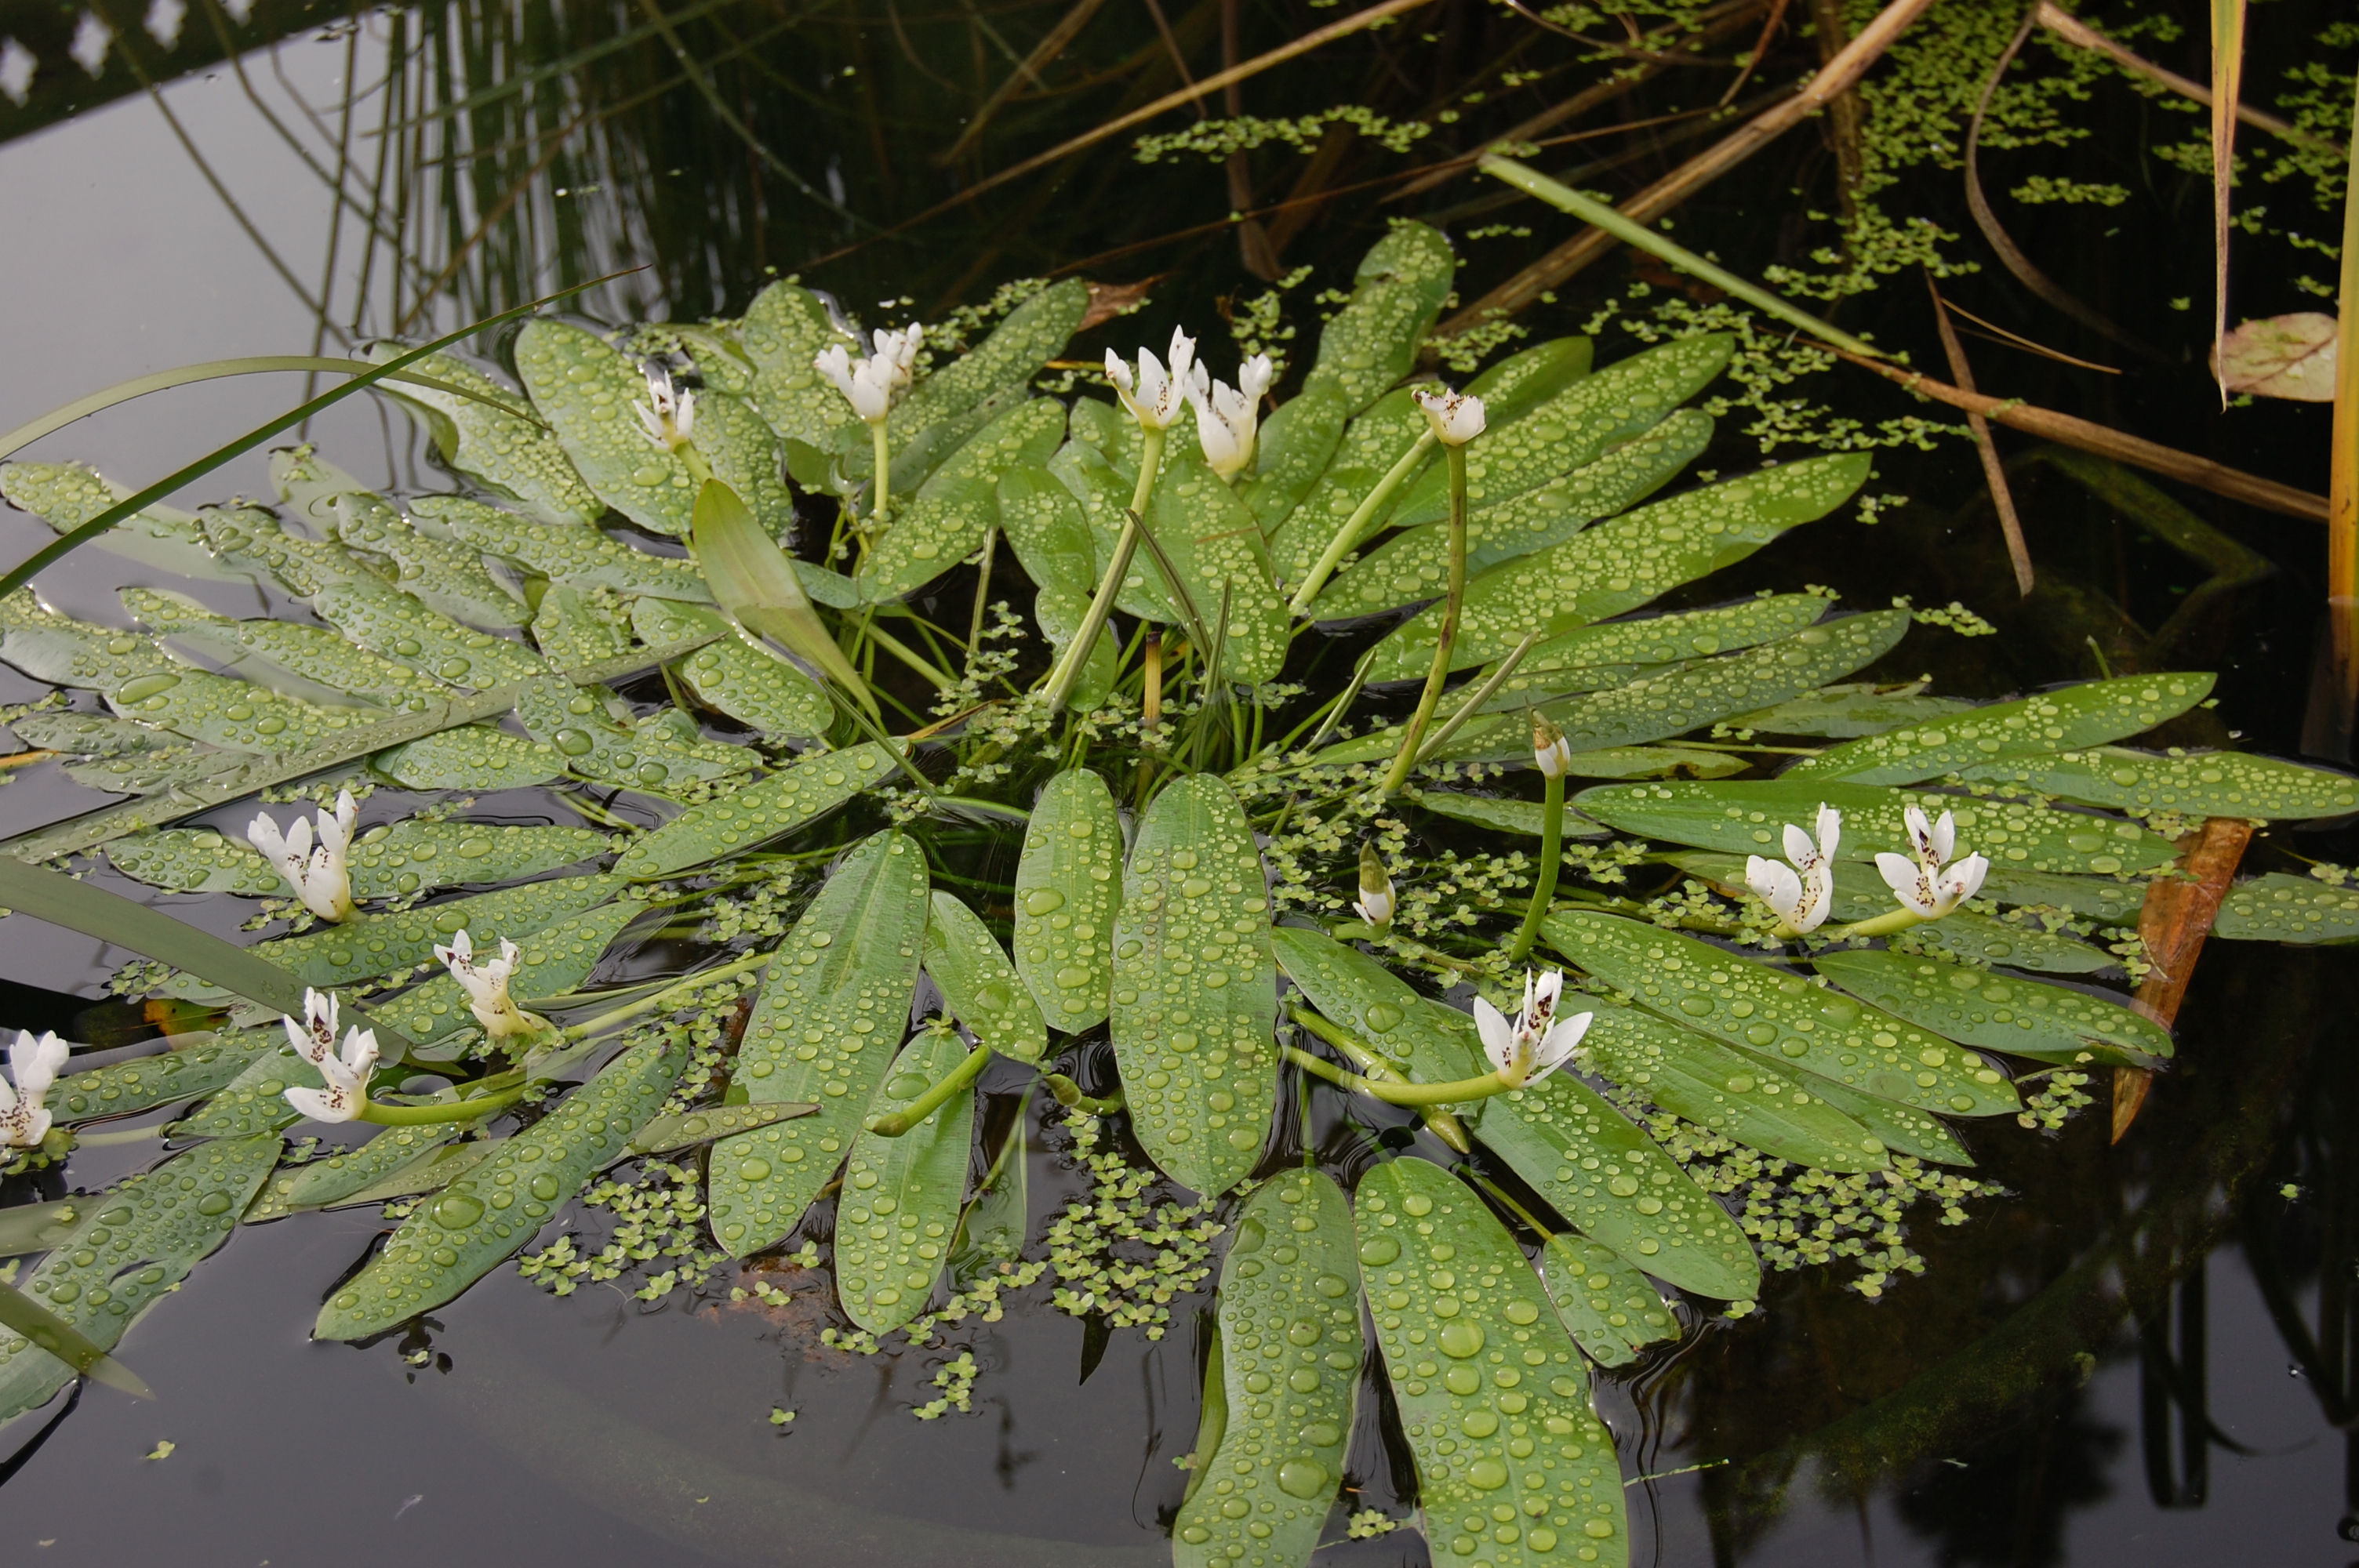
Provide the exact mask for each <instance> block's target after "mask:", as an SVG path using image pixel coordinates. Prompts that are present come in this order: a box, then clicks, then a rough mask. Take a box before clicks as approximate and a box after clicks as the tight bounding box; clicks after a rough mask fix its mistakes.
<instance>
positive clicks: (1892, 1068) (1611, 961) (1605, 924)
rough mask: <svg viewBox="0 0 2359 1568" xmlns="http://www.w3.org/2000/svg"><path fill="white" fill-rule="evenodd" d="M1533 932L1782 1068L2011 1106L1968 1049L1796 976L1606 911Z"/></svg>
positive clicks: (1997, 1108)
mask: <svg viewBox="0 0 2359 1568" xmlns="http://www.w3.org/2000/svg"><path fill="white" fill-rule="evenodd" d="M1542 930H1543V933H1544V934H1545V935H1546V936H1547V939H1548V942H1549V946H1552V947H1554V948H1555V949H1556V950H1557V951H1558V952H1560V953H1562V954H1563V955H1564V956H1565V957H1568V958H1570V959H1571V960H1572V961H1573V962H1574V963H1576V964H1578V965H1580V966H1581V967H1582V968H1583V969H1586V970H1587V971H1588V972H1589V973H1590V974H1592V975H1593V976H1595V977H1596V978H1597V979H1600V980H1603V982H1604V983H1605V984H1607V985H1609V986H1612V987H1614V989H1617V990H1621V991H1626V992H1628V993H1629V994H1630V995H1631V996H1633V997H1635V998H1636V1000H1637V1002H1638V1004H1639V1005H1640V1006H1642V1007H1645V1008H1647V1009H1648V1010H1649V1011H1655V1012H1659V1013H1661V1014H1662V1015H1663V1016H1664V1017H1666V1018H1669V1019H1671V1020H1672V1021H1673V1022H1677V1023H1679V1024H1680V1025H1681V1026H1682V1027H1684V1028H1689V1029H1694V1030H1699V1031H1701V1032H1702V1033H1708V1034H1713V1035H1717V1036H1718V1037H1720V1038H1721V1039H1723V1040H1725V1041H1727V1042H1729V1043H1730V1044H1735V1045H1746V1046H1750V1047H1752V1048H1753V1049H1754V1050H1756V1051H1761V1052H1765V1053H1767V1052H1775V1053H1777V1054H1779V1055H1781V1056H1783V1057H1784V1058H1786V1062H1787V1065H1788V1067H1789V1068H1799V1069H1801V1070H1803V1071H1805V1072H1810V1073H1816V1074H1817V1075H1819V1076H1821V1077H1824V1078H1831V1079H1832V1080H1834V1081H1835V1082H1837V1083H1840V1084H1844V1085H1848V1086H1849V1087H1853V1088H1854V1089H1857V1090H1859V1091H1861V1092H1862V1093H1864V1094H1871V1095H1874V1096H1875V1097H1877V1098H1881V1099H1888V1100H1892V1101H1894V1102H1896V1103H1897V1104H1900V1105H1910V1106H1915V1107H1917V1108H1919V1109H1921V1110H1928V1111H1938V1112H1940V1113H1941V1114H1943V1115H1946V1116H1997V1115H2001V1114H2011V1113H2013V1112H2014V1111H2016V1110H2017V1109H2018V1108H2020V1102H2019V1101H2018V1100H2017V1097H2016V1093H2015V1089H2014V1087H2013V1086H2012V1085H2010V1084H2009V1083H2008V1082H2007V1081H2006V1075H2004V1074H2003V1073H2001V1072H2000V1071H1999V1070H1998V1069H1997V1068H1996V1067H1995V1066H1994V1065H1991V1064H1990V1063H1987V1062H1985V1061H1984V1060H1983V1059H1982V1058H1981V1057H1980V1056H1978V1055H1976V1054H1974V1053H1973V1052H1971V1051H1960V1050H1959V1049H1958V1048H1957V1047H1956V1046H1954V1045H1952V1044H1950V1043H1949V1042H1948V1041H1946V1040H1943V1039H1941V1038H1940V1037H1939V1036H1938V1035H1935V1034H1931V1033H1927V1032H1926V1031H1924V1030H1921V1029H1918V1028H1916V1027H1913V1026H1912V1025H1910V1024H1908V1022H1905V1021H1903V1020H1901V1019H1898V1018H1895V1017H1893V1016H1891V1015H1890V1014H1888V1013H1886V1012H1882V1011H1878V1010H1876V1009H1875V1008H1872V1007H1864V1006H1862V1005H1861V1004H1860V1003H1858V1002H1855V1001H1854V1000H1851V999H1850V998H1848V997H1845V996H1843V995H1841V994H1840V993H1838V992H1835V991H1832V990H1829V989H1826V988H1825V987H1823V986H1815V985H1812V984H1811V983H1810V981H1809V980H1808V979H1804V978H1803V977H1802V976H1800V975H1797V974H1791V973H1788V972H1786V971H1784V970H1781V969H1777V968H1772V967H1771V966H1769V965H1767V964H1761V963H1756V962H1755V961H1754V960H1753V959H1751V958H1745V957H1738V956H1737V955H1735V954H1734V953H1730V952H1727V951H1724V950H1723V949H1722V948H1719V947H1715V946H1712V944H1710V943H1709V942H1704V941H1701V940H1699V939H1697V938H1696V937H1693V936H1686V935H1680V934H1679V933H1676V932H1670V931H1665V930H1662V929H1660V928H1659V927H1657V926H1652V925H1639V924H1638V923H1637V922H1636V921H1631V920H1623V919H1619V918H1617V917H1615V916H1613V915H1605V914H1590V913H1588V912H1586V911H1578V910H1576V911H1568V912H1563V913H1560V914H1552V915H1550V916H1549V918H1548V920H1547V921H1546V922H1545V923H1544V924H1543V926H1542ZM1593 1234H1594V1232H1593ZM1600 1239H1610V1238H1600ZM1657 1272H1660V1271H1657ZM1666 1277H1668V1276H1666Z"/></svg>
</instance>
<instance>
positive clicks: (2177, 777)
mask: <svg viewBox="0 0 2359 1568" xmlns="http://www.w3.org/2000/svg"><path fill="white" fill-rule="evenodd" d="M1959 776H1960V777H1962V778H1963V779H1964V780H1965V781H1966V782H1967V783H1968V784H1996V785H1998V786H1999V787H2000V788H2002V789H2020V790H2027V791H2029V792H2032V793H2034V794H2038V795H2060V796H2062V797H2063V798H2064V799H2066V800H2071V801H2078V802H2080V803H2081V804H2082V805H2084V806H2112V807H2114V809H2116V810H2125V811H2175V812H2178V813H2179V814H2180V815H2181V816H2240V817H2244V818H2246V819H2248V820H2259V821H2267V820H2273V819H2280V818H2282V819H2289V820H2299V819H2300V818H2303V817H2315V816H2347V815H2349V814H2350V813H2352V812H2354V811H2359V779H2354V778H2353V777H2352V776H2351V775H2350V774H2349V773H2332V772H2330V771H2329V770H2327V769H2325V768H2312V767H2304V766H2302V765H2301V764H2300V763H2298V762H2279V761H2278V760H2277V759H2276V758H2275V757H2256V756H2253V755H2251V754H2249V753H2247V752H2196V753H2194V754H2193V755H2187V754H2183V753H2180V754H2174V755H2170V756H2156V755H2154V754H2153V753H2151V752H2132V751H2126V750H2124V749H2122V748H2120V747H2116V746H2107V747H2104V749H2102V750H2098V751H2090V752H2064V753H2063V754H2061V755H2060V756H2049V757H2025V758H2022V759H2020V760H2018V761H2013V762H1994V763H1989V764H1987V765H1985V766H1983V767H1979V768H1969V769H1967V770H1965V771H1964V772H1963V773H1961V774H1960V775H1959Z"/></svg>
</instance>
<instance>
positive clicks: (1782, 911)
mask: <svg viewBox="0 0 2359 1568" xmlns="http://www.w3.org/2000/svg"><path fill="white" fill-rule="evenodd" d="M1745 886H1746V887H1749V888H1751V889H1752V890H1753V892H1754V894H1755V896H1756V897H1758V898H1759V899H1760V900H1761V902H1762V903H1766V904H1767V905H1768V906H1769V907H1770V908H1771V909H1773V910H1775V911H1776V912H1777V918H1778V919H1780V920H1782V921H1784V922H1786V923H1787V924H1788V925H1792V924H1793V923H1794V916H1795V914H1796V913H1797V912H1798V911H1799V909H1800V908H1801V905H1802V879H1801V878H1800V877H1799V876H1798V875H1797V874H1796V873H1795V871H1794V868H1793V867H1791V866H1789V865H1788V864H1786V863H1785V862H1784V861H1783V860H1768V859H1767V858H1765V857H1763V856H1760V855H1748V856H1746V857H1745Z"/></svg>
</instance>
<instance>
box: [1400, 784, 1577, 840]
mask: <svg viewBox="0 0 2359 1568" xmlns="http://www.w3.org/2000/svg"><path fill="white" fill-rule="evenodd" d="M1401 793H1402V794H1403V795H1407V796H1408V798H1409V799H1410V800H1413V801H1415V802H1416V803H1417V804H1418V805H1419V806H1423V807H1425V809H1426V810H1428V811H1430V812H1432V813H1433V814H1434V815H1435V816H1448V817H1451V818H1454V819H1455V820H1457V821H1460V822H1471V823H1473V825H1474V826H1475V827H1490V828H1495V829H1496V830H1497V831H1499V832H1501V833H1521V834H1523V835H1524V836H1525V837H1526V838H1538V837H1539V836H1540V834H1541V832H1542V831H1543V830H1544V828H1545V827H1546V823H1545V821H1544V814H1543V811H1542V808H1541V806H1540V803H1539V802H1538V801H1536V800H1504V799H1500V798H1498V797H1495V796H1493V795H1466V794H1463V793H1462V792H1460V791H1457V790H1447V789H1419V788H1417V787H1416V786H1415V785H1411V786H1410V787H1409V788H1408V789H1406V790H1404V791H1402V792H1401ZM1612 831H1613V830H1612V829H1611V828H1608V827H1600V826H1599V825H1598V824H1596V823H1594V822H1592V821H1590V820H1589V818H1587V817H1585V816H1582V815H1581V813H1579V812H1577V811H1567V812H1566V813H1565V814H1564V836H1565V837H1566V838H1605V837H1606V836H1607V835H1608V834H1609V833H1611V832H1612Z"/></svg>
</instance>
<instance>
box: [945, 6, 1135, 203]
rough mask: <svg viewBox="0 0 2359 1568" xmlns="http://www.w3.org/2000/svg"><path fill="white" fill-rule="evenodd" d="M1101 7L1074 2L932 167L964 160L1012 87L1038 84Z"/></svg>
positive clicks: (1013, 91) (1004, 101)
mask: <svg viewBox="0 0 2359 1568" xmlns="http://www.w3.org/2000/svg"><path fill="white" fill-rule="evenodd" d="M1103 5H1105V0H1074V4H1073V8H1072V9H1071V10H1070V11H1068V12H1066V13H1065V14H1064V16H1060V17H1059V18H1058V21H1057V25H1056V26H1055V27H1051V28H1049V31H1048V32H1047V34H1046V35H1045V36H1043V37H1042V38H1041V39H1040V41H1039V42H1038V43H1037V44H1035V45H1033V46H1032V52H1031V53H1030V54H1027V55H1026V56H1025V57H1024V63H1023V64H1021V65H1019V66H1017V67H1016V68H1015V69H1014V70H1010V71H1009V72H1008V73H1007V80H1006V81H1003V82H1001V83H1000V84H999V85H998V86H997V87H995V88H994V89H993V90H992V93H991V96H990V97H988V98H986V99H984V101H983V107H981V108H979V109H977V110H976V111H975V112H974V116H973V118H972V119H970V120H969V121H967V123H966V129H965V130H963V131H961V132H960V133H959V139H958V140H957V141H955V142H952V143H951V145H950V146H947V147H944V148H943V149H942V150H941V151H940V152H938V153H936V154H935V155H934V156H933V163H934V167H935V168H949V167H950V166H951V165H952V164H954V163H956V162H958V160H959V159H961V158H962V157H965V156H966V152H967V149H968V148H969V147H971V146H974V142H975V138H976V137H977V136H980V135H983V130H984V126H986V125H988V124H991V117H992V116H993V115H995V114H998V113H999V111H1000V109H1001V108H1002V107H1003V106H1004V105H1005V104H1006V103H1007V101H1008V99H1010V98H1012V97H1014V96H1015V94H1016V87H1017V86H1018V85H1019V84H1021V83H1022V82H1024V81H1027V80H1030V81H1038V80H1039V79H1040V73H1041V72H1042V71H1044V70H1048V69H1049V65H1050V63H1051V62H1053V61H1054V60H1055V59H1056V58H1057V57H1058V56H1059V55H1060V54H1063V53H1064V52H1065V49H1066V48H1067V46H1069V45H1070V44H1071V43H1072V41H1073V40H1074V39H1075V38H1079V37H1081V33H1082V28H1083V27H1088V26H1089V25H1090V18H1091V17H1093V16H1096V15H1097V14H1098V11H1099V9H1100V8H1101V7H1103Z"/></svg>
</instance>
